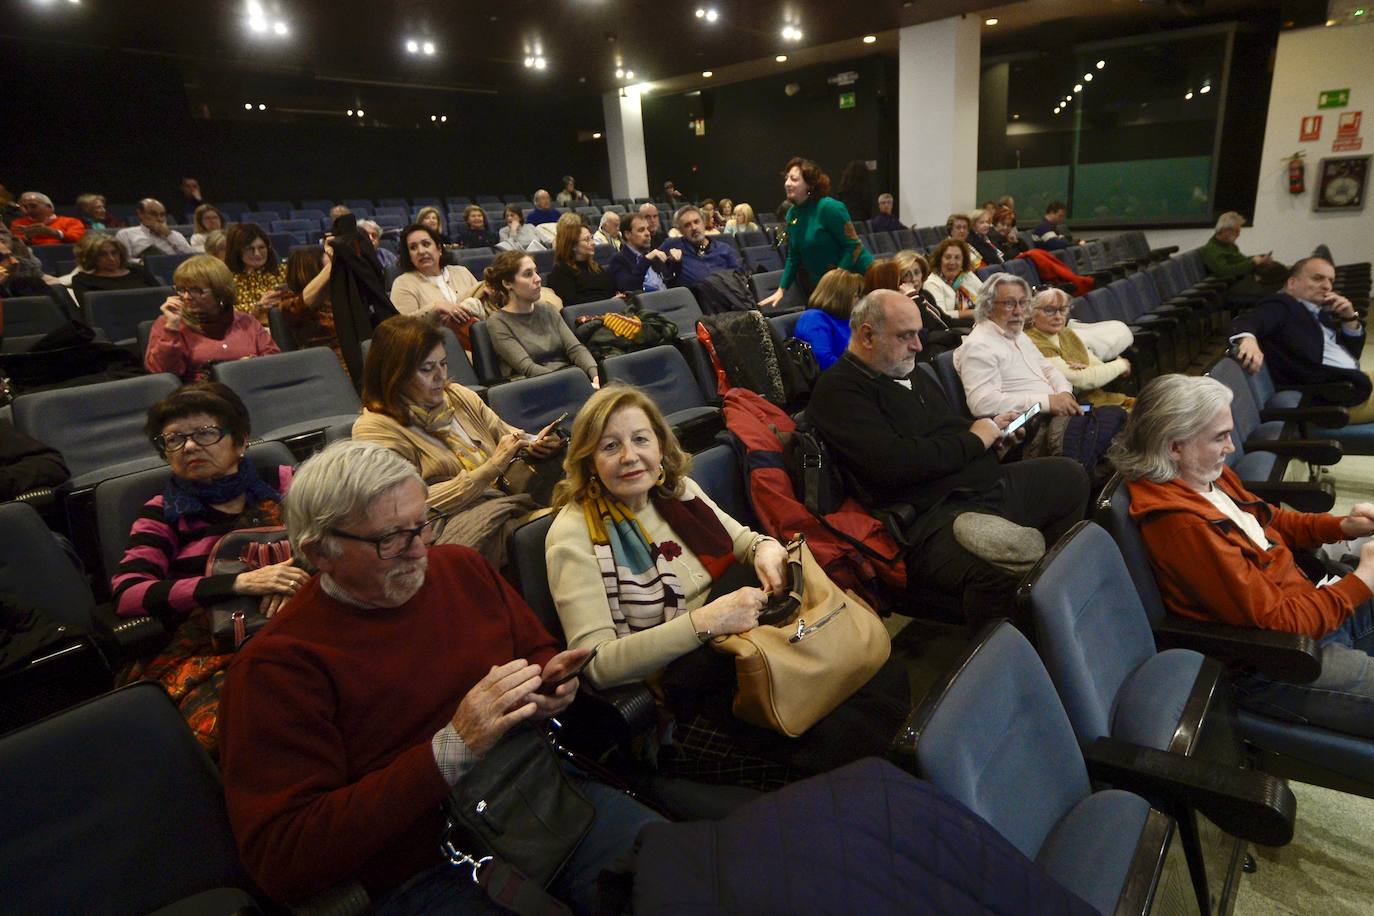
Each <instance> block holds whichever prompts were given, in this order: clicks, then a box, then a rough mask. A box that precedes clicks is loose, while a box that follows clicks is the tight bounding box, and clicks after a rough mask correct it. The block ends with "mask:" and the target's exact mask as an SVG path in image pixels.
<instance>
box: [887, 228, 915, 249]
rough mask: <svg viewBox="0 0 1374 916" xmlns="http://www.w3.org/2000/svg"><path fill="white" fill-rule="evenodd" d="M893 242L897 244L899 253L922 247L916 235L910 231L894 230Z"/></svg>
mask: <svg viewBox="0 0 1374 916" xmlns="http://www.w3.org/2000/svg"><path fill="white" fill-rule="evenodd" d="M892 240H893V241H894V242H896V243H897V250H898V251H906V250H908V249H915V248H917V247H918V246H919V245H920V243H919V242H918V241H916V233H915V232H912V231H911V230H910V229H894V230H892Z"/></svg>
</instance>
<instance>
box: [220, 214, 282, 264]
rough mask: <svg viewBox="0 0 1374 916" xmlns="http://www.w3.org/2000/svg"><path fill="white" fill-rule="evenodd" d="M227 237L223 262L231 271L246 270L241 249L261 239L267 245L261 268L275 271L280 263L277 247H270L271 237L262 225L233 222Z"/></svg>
mask: <svg viewBox="0 0 1374 916" xmlns="http://www.w3.org/2000/svg"><path fill="white" fill-rule="evenodd" d="M227 235H228V238H227V239H226V245H227V246H228V247H226V248H225V250H224V263H225V265H226V266H227V267H228V268H229V271H230V272H231V273H236V274H241V273H243V272H245V271H246V270H248V268H247V267H244V266H243V249H245V248H247V247H248V246H249V245H251V244H253V243H254V242H256V241H257V240H258V239H262V243H263V244H264V245H266V246H267V263H266V264H264V265H263V270H265V271H267V272H268V273H275V272H276V269H277V267H279V266H280V265H281V259H280V258H278V257H277V249H276V248H274V247H272V239H271V238H269V237H268V235H267V233H266V232H263V231H262V227H261V226H259V225H258V224H257V223H234V224H233V225H231V226H230V227H229V232H228V234H227Z"/></svg>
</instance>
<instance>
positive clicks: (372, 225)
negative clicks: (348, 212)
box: [358, 219, 382, 238]
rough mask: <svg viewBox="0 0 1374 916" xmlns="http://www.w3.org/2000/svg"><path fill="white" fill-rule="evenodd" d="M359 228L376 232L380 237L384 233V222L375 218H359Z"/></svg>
mask: <svg viewBox="0 0 1374 916" xmlns="http://www.w3.org/2000/svg"><path fill="white" fill-rule="evenodd" d="M358 228H359V229H366V230H368V231H369V232H376V233H377V236H378V238H380V237H381V235H382V224H381V223H379V222H377V221H376V220H375V219H360V220H358Z"/></svg>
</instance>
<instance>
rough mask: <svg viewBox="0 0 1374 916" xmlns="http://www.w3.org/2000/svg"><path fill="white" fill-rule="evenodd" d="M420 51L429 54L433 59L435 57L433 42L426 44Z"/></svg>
mask: <svg viewBox="0 0 1374 916" xmlns="http://www.w3.org/2000/svg"><path fill="white" fill-rule="evenodd" d="M420 50H421V51H424V52H425V53H426V54H428V55H429V56H430V57H433V56H434V42H432V41H427V42H425V43H424V44H423V45H421V46H420Z"/></svg>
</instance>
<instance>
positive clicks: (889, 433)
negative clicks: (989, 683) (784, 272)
mask: <svg viewBox="0 0 1374 916" xmlns="http://www.w3.org/2000/svg"><path fill="white" fill-rule="evenodd" d="M849 326H850V328H851V331H852V333H851V335H850V338H849V349H848V350H847V351H846V352H845V355H844V357H842V358H841V359H840V360H839V362H837V363H835V365H833V366H831V367H830V368H829V369H827V370H826V371H825V372H823V373H822V374H821V377H820V379H819V380H818V381H817V382H816V385H815V388H814V389H813V391H812V394H811V401H810V404H809V405H808V407H807V411H806V412H807V416H808V417H809V418H810V419H811V421H812V422H813V423H814V424H815V425H816V427H817V428H818V429H819V430H820V432H821V434H822V435H823V436H824V437H825V439H826V441H827V442H829V443H830V445H831V447H832V448H833V449H834V451H835V456H836V459H837V460H838V461H840V462H842V463H843V464H844V466H845V467H846V468H847V469H848V472H849V473H850V474H851V475H852V476H853V478H854V479H856V480H857V481H858V482H859V483H860V484H861V485H862V487H863V488H864V489H865V490H866V491H867V494H868V496H869V498H870V499H873V500H878V501H881V503H882V504H884V505H886V504H890V503H896V502H901V503H906V504H909V505H910V506H911V507H912V509H913V510H914V511H915V514H916V519H917V520H916V522H915V524H913V525H912V526H910V527H909V528H908V530H907V531H906V532H905V535H906V538H907V542H908V543H909V544H911V545H912V546H911V549H910V550H908V552H907V554H906V569H907V581H908V583H909V584H910V586H912V587H916V586H928V587H932V588H935V589H938V590H939V591H942V592H946V593H948V594H950V595H955V596H958V597H959V598H960V599H961V601H962V604H963V609H964V615H965V617H966V618H967V620H968V622H969V623H970V624H973V625H978V624H981V623H983V622H985V621H987V620H990V619H993V618H996V617H1010V618H1012V619H1013V620H1020V621H1022V623H1023V625H1024V623H1025V619H1024V616H1023V614H1022V612H1020V611H1018V609H1017V608H1016V603H1015V600H1014V599H1015V592H1016V586H1017V583H1018V582H1019V581H1020V578H1021V576H1022V574H1024V573H1025V572H1026V571H1027V570H1028V569H1030V567H1031V565H1032V564H1034V563H1035V562H1036V561H1037V560H1038V559H1039V558H1040V555H1041V554H1042V553H1043V552H1044V550H1045V548H1046V547H1047V546H1049V545H1052V544H1053V543H1054V542H1055V541H1056V540H1058V539H1059V537H1060V535H1062V534H1064V532H1066V531H1068V529H1069V528H1070V527H1072V526H1073V524H1074V523H1075V522H1077V521H1079V520H1080V519H1082V518H1083V513H1084V510H1085V509H1086V508H1087V505H1088V478H1087V474H1086V473H1085V472H1084V470H1083V468H1082V466H1080V465H1079V464H1078V463H1076V462H1074V461H1070V460H1068V459H1065V458H1033V459H1028V460H1025V461H1017V462H1014V463H1012V464H1008V465H1002V464H1001V463H1000V462H999V461H998V457H999V452H1001V451H1003V450H1005V449H1006V448H1007V447H1009V446H1010V445H1011V444H1012V443H1013V442H1014V441H1016V437H1019V436H1020V431H1019V430H1018V431H1017V433H1015V434H1014V435H1013V437H1011V438H1008V437H1006V436H1005V435H1004V434H1003V430H1004V429H1005V428H1006V426H1007V425H1008V424H1009V423H1010V422H1011V421H1012V420H1013V419H1015V417H1016V414H1015V413H1014V412H1012V411H1006V412H1004V413H1001V414H998V415H997V416H995V417H980V418H978V419H976V420H974V421H973V422H972V423H970V422H969V421H968V420H966V419H964V418H963V417H961V416H959V415H958V414H957V413H956V412H955V410H954V409H953V408H952V407H951V406H950V405H949V404H948V403H947V402H946V401H945V396H944V394H943V392H942V391H941V388H940V385H939V383H937V382H936V381H935V379H934V378H933V377H931V376H930V375H929V374H928V373H926V372H924V371H919V372H913V371H912V370H913V369H914V368H915V366H916V356H917V354H919V353H920V351H921V338H920V331H921V313H920V310H919V309H917V307H916V305H915V303H913V302H912V301H911V300H910V299H908V298H907V297H906V296H903V295H902V294H901V293H896V292H892V291H889V290H879V291H877V292H874V293H871V294H869V295H868V296H865V297H864V298H863V299H861V300H859V303H858V304H857V305H856V306H854V312H853V314H852V315H850V318H849ZM875 455H881V456H882V460H881V461H875V460H874V456H875ZM1023 526H1024V527H1023Z"/></svg>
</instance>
